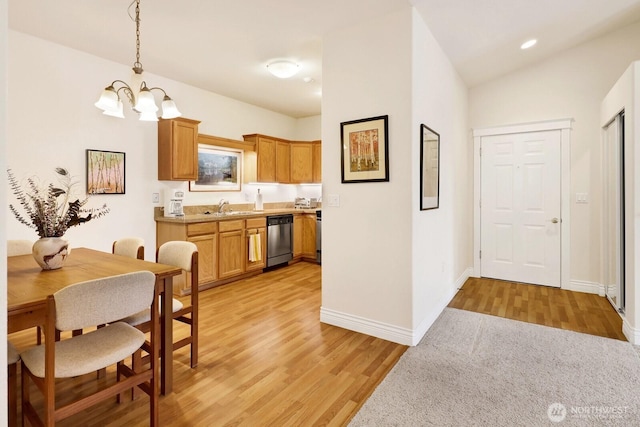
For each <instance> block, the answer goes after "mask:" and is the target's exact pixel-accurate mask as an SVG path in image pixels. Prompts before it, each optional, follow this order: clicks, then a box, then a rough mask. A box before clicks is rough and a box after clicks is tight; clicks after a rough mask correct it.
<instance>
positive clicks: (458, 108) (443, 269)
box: [321, 7, 471, 344]
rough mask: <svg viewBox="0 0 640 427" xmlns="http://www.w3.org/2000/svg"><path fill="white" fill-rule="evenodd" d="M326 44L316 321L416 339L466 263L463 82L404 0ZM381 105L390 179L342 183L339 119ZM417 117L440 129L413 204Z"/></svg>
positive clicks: (377, 112)
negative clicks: (434, 184) (424, 193)
mask: <svg viewBox="0 0 640 427" xmlns="http://www.w3.org/2000/svg"><path fill="white" fill-rule="evenodd" d="M323 52H324V54H323V55H324V56H323V72H322V74H323V83H324V87H323V100H322V111H323V115H322V135H323V152H322V159H323V170H322V173H323V196H324V199H323V200H324V203H323V254H322V255H323V270H322V288H323V289H322V290H323V292H322V308H321V320H322V321H323V322H326V323H331V324H334V325H338V326H342V327H346V328H349V329H353V330H356V331H360V332H364V333H368V334H370V335H374V336H378V337H381V338H385V339H388V340H391V341H395V342H400V343H404V344H416V343H417V342H418V341H419V339H420V338H421V337H422V334H423V333H424V332H425V331H426V329H427V328H428V326H429V325H430V324H431V322H433V320H435V318H436V317H437V316H438V314H439V313H440V311H441V310H442V308H443V307H444V306H445V305H446V304H447V303H448V301H449V299H450V298H451V296H452V295H453V294H454V293H455V282H456V279H458V278H460V277H464V275H465V274H466V271H467V269H468V267H469V266H470V263H471V250H470V248H471V245H470V238H471V237H470V236H471V233H470V221H471V216H470V213H469V201H468V197H469V194H470V193H468V191H469V190H468V188H465V187H469V186H470V183H471V182H470V178H469V175H468V174H469V171H467V164H468V148H467V145H466V144H467V139H466V135H467V123H466V117H467V103H466V89H465V86H464V84H462V82H461V80H460V79H459V77H458V76H457V74H456V73H455V72H454V70H453V67H452V66H451V64H450V63H449V61H448V59H447V58H446V57H445V55H444V54H443V53H442V51H441V49H440V48H439V46H438V45H437V43H436V42H435V40H434V39H433V37H432V35H431V34H430V32H429V30H428V28H427V27H426V25H425V24H424V23H423V21H422V20H421V18H420V17H419V15H418V14H417V13H416V12H415V11H414V10H413V9H412V8H411V7H407V8H405V9H402V10H400V11H398V12H395V13H392V14H389V15H387V16H385V17H382V18H378V19H375V20H372V21H368V22H361V23H357V24H355V25H354V26H352V27H350V28H347V29H342V30H338V31H335V32H333V33H330V34H328V35H326V37H325V38H324V40H323ZM381 115H388V116H389V163H390V167H389V177H390V180H389V182H385V183H349V184H342V183H341V159H340V152H339V147H340V146H341V141H340V123H341V122H345V121H349V120H355V119H361V118H367V117H374V116H381ZM420 123H425V124H428V125H429V126H432V127H433V128H434V129H436V130H438V131H440V132H441V135H442V147H443V151H442V156H443V157H442V160H441V162H442V163H441V170H442V171H443V172H441V174H442V175H441V179H442V185H441V201H440V206H441V207H440V209H437V210H434V211H419V199H418V197H419V188H420V181H419V180H420V172H419V165H420V160H419V159H420V156H419V153H420V147H419V141H420V138H419V132H418V130H419V125H420ZM330 195H338V196H339V198H340V206H339V207H332V206H328V196H330ZM458 210H462V211H463V212H462V213H457V211H458ZM464 211H466V213H464ZM458 227H459V228H458Z"/></svg>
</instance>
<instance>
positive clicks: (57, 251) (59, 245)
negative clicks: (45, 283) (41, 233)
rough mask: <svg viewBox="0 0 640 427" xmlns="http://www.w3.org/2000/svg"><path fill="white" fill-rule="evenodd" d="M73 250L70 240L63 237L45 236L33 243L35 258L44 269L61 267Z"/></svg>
mask: <svg viewBox="0 0 640 427" xmlns="http://www.w3.org/2000/svg"><path fill="white" fill-rule="evenodd" d="M70 252H71V249H69V242H68V241H67V240H66V239H64V238H62V237H43V238H41V239H38V240H36V241H35V243H34V244H33V248H32V253H33V258H34V259H35V260H36V262H37V263H38V265H40V267H42V269H43V270H56V269H58V268H61V267H62V265H63V264H64V261H65V260H66V259H67V255H69V253H70Z"/></svg>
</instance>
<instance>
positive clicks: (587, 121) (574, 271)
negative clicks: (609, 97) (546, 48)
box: [469, 23, 640, 289]
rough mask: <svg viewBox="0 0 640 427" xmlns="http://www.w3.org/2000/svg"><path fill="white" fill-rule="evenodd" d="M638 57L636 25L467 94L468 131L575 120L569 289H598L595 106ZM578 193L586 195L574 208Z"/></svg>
mask: <svg viewBox="0 0 640 427" xmlns="http://www.w3.org/2000/svg"><path fill="white" fill-rule="evenodd" d="M637 58H640V23H636V24H634V25H631V26H628V27H625V28H622V29H620V30H618V31H616V32H614V33H610V34H608V35H606V36H604V37H601V38H598V39H596V40H593V41H590V42H587V43H584V44H582V45H579V46H577V47H575V48H573V49H569V50H567V51H564V52H562V53H560V54H557V55H555V56H554V57H552V58H550V59H548V60H546V61H543V62H541V63H539V64H537V65H534V66H531V67H528V68H526V69H523V70H519V71H516V72H513V73H510V74H508V75H506V76H503V77H501V78H498V79H495V80H493V81H491V82H489V83H486V84H483V85H480V86H477V87H474V88H472V89H471V90H470V91H469V107H470V108H469V111H470V115H469V120H470V125H471V127H472V128H484V127H490V126H500V125H508V124H516V123H527V122H537V121H543V120H553V119H565V118H573V119H575V122H574V123H573V129H572V131H571V262H570V265H571V272H570V279H571V283H572V287H573V288H583V289H600V288H601V287H600V283H601V279H602V278H601V239H600V232H601V230H600V228H601V226H600V222H601V204H600V200H601V196H602V194H601V191H602V190H601V180H602V176H601V165H600V122H599V117H600V116H599V114H600V103H601V101H602V100H603V99H604V97H605V95H606V94H607V92H608V91H609V89H610V88H611V87H612V86H613V84H614V83H615V82H616V80H617V79H618V77H619V76H620V75H621V74H622V73H623V72H624V70H625V69H626V68H627V67H628V66H629V64H630V63H631V62H632V61H633V60H635V59H637ZM575 193H588V195H589V203H588V204H576V203H575Z"/></svg>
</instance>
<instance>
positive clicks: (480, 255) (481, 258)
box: [480, 251, 482, 259]
mask: <svg viewBox="0 0 640 427" xmlns="http://www.w3.org/2000/svg"><path fill="white" fill-rule="evenodd" d="M480 259H482V251H480Z"/></svg>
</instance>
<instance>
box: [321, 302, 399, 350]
mask: <svg viewBox="0 0 640 427" xmlns="http://www.w3.org/2000/svg"><path fill="white" fill-rule="evenodd" d="M320 321H321V322H322V323H327V324H329V325H333V326H338V327H340V328H345V329H349V330H351V331H355V332H360V333H362V334H367V335H371V336H373V337H376V338H381V339H383V340H387V341H392V342H395V343H398V344H403V345H412V344H411V342H412V334H411V330H410V329H407V328H401V327H399V326H395V325H390V324H388V323H384V322H378V321H377V320H371V319H367V318H364V317H360V316H356V315H353V314H348V313H342V312H340V311H336V310H331V309H329V308H325V307H320Z"/></svg>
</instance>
